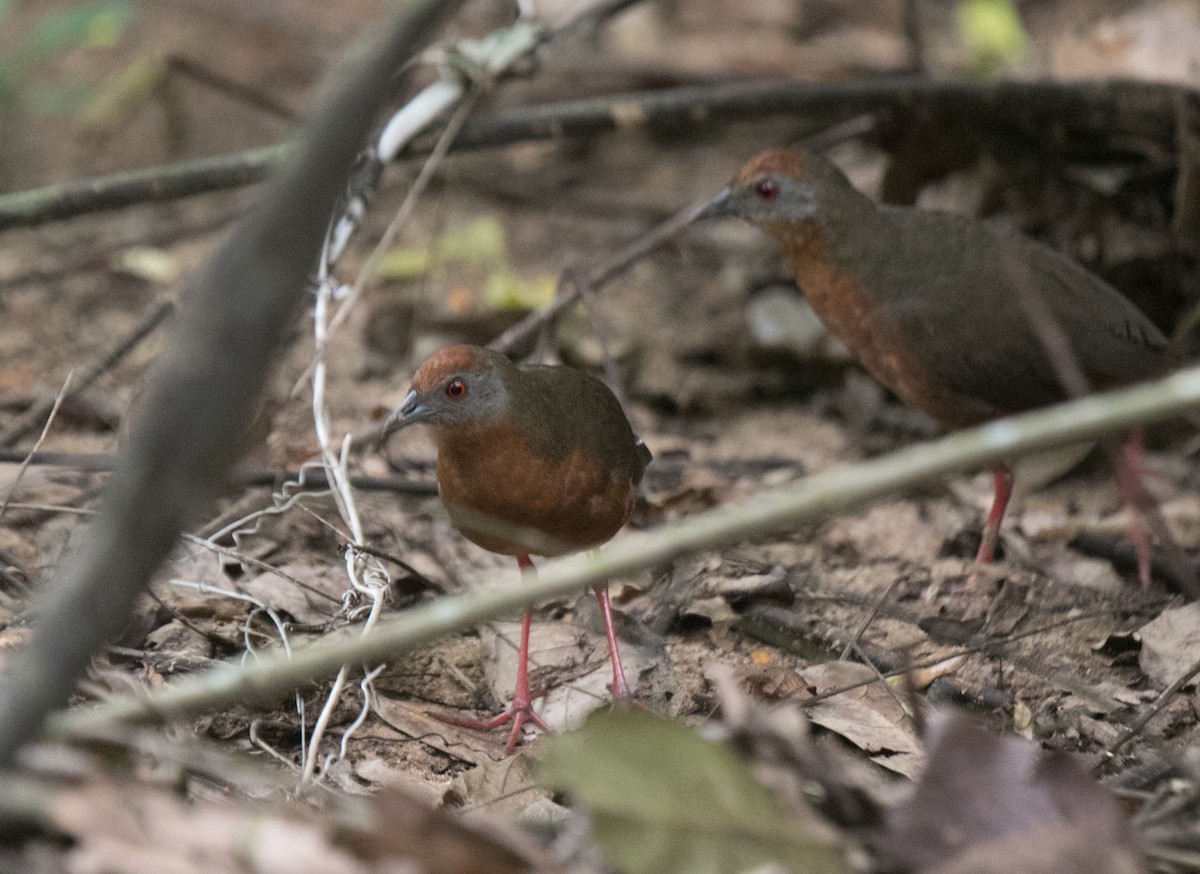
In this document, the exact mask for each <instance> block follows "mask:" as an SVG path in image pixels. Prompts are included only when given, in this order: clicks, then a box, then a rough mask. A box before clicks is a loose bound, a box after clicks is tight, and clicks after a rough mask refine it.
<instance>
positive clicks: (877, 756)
mask: <svg viewBox="0 0 1200 874" xmlns="http://www.w3.org/2000/svg"><path fill="white" fill-rule="evenodd" d="M800 676H802V677H803V678H804V680H805V681H806V682H807V683H808V684H809V685H810V686H811V687H812V688H813V689H814V690H815V691H816V692H817V693H818V694H819V693H821V692H827V691H829V690H830V689H835V688H840V687H842V686H847V685H850V684H851V683H856V682H860V681H862V680H866V679H871V678H874V677H875V672H874V671H872V670H871V669H870V668H868V667H867V666H866V665H859V664H855V663H853V662H827V663H825V664H822V665H814V666H813V667H811V668H807V669H805V670H803V671H801V672H800ZM805 713H806V714H807V715H808V718H809V719H810V720H811V721H812V722H813V723H814V724H815V725H819V726H821V727H822V728H824V729H827V730H829V731H832V732H834V733H835V734H837V735H840V736H841V737H844V738H845V739H846V740H848V741H850V743H852V744H854V745H855V746H856V747H858V748H859V749H861V750H863V751H864V752H866V753H868V754H869V755H870V756H871V760H872V761H873V762H875V763H876V764H879V765H882V766H883V767H885V768H887V769H888V770H891V771H895V772H896V773H898V774H903V775H904V776H905V777H911V776H913V775H914V774H915V773H916V772H917V770H918V768H919V767H920V764H921V743H920V741H919V740H918V739H917V735H916V731H915V729H914V728H913V725H912V719H911V718H910V717H909V716H907V715H906V714H905V713H904V710H903V709H902V708H901V706H900V704H899V702H897V700H896V699H895V697H893V695H892V694H891V693H890V692H889V691H888V690H887V689H885V688H884V687H883V686H882V684H879V683H871V684H869V685H866V686H860V687H859V688H857V689H852V690H850V691H848V692H843V693H842V694H840V695H835V696H833V697H832V698H827V699H825V700H824V701H820V702H818V703H817V704H814V705H813V706H812V707H809V708H807V709H806V710H805Z"/></svg>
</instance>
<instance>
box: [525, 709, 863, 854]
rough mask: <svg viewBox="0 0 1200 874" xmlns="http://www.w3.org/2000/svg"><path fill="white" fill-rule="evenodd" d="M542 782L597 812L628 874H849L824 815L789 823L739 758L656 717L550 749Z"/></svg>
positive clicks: (639, 715) (574, 736) (629, 717)
mask: <svg viewBox="0 0 1200 874" xmlns="http://www.w3.org/2000/svg"><path fill="white" fill-rule="evenodd" d="M542 774H543V777H544V778H545V780H546V781H547V782H548V783H550V784H551V785H554V786H556V787H559V788H563V789H567V790H570V791H571V792H573V793H574V794H575V795H576V796H577V797H578V798H579V799H580V800H581V801H583V802H584V803H585V804H586V805H587V808H588V810H589V812H590V814H591V818H592V830H593V833H594V834H595V837H596V840H597V841H598V842H599V844H600V846H601V848H602V849H603V851H604V854H605V856H606V858H607V860H608V861H609V863H610V864H612V865H613V866H614V867H616V868H618V869H620V870H622V871H624V872H627V874H649V872H654V874H682V872H688V874H726V872H728V874H734V872H743V871H749V870H752V869H756V868H760V867H763V866H766V865H768V864H770V863H775V864H778V865H782V866H783V867H784V869H785V870H788V871H793V870H794V871H804V872H810V874H822V872H830V874H833V872H844V871H845V870H846V864H845V861H844V860H843V858H842V851H841V848H840V846H839V844H838V839H837V836H836V834H835V833H834V832H833V830H832V829H831V828H830V827H828V826H827V825H825V824H824V823H823V822H822V821H820V820H819V819H818V818H817V816H816V814H812V813H808V814H801V815H791V814H789V813H785V811H784V809H783V808H782V806H781V805H780V804H779V803H778V802H777V801H776V800H775V799H774V798H773V797H772V796H771V795H770V794H769V793H768V792H767V790H766V789H765V788H764V787H763V786H762V785H761V784H759V783H758V782H757V781H756V780H755V779H754V777H753V775H752V774H751V772H750V769H749V768H748V766H747V765H746V764H745V763H743V762H741V761H740V760H738V759H737V758H736V757H735V756H734V755H733V754H732V753H731V752H730V751H729V750H727V749H725V748H724V747H722V746H720V745H718V744H716V743H713V742H711V741H706V740H704V739H703V738H701V737H700V736H699V735H697V734H696V733H695V732H694V731H692V730H691V729H689V728H687V727H685V726H683V725H680V724H678V723H673V722H670V721H668V720H664V719H661V718H659V717H657V716H654V715H653V714H650V713H645V712H642V711H611V712H602V713H597V714H594V715H593V716H592V717H590V718H589V719H588V721H587V723H586V724H585V725H584V727H583V728H581V729H580V730H578V731H574V732H570V733H567V734H561V735H557V736H554V737H551V738H549V739H547V741H546V742H545V749H544V758H543V763H542Z"/></svg>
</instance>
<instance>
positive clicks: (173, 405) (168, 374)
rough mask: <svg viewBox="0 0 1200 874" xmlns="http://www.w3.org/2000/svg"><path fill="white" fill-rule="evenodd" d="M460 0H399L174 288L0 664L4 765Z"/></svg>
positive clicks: (215, 482)
mask: <svg viewBox="0 0 1200 874" xmlns="http://www.w3.org/2000/svg"><path fill="white" fill-rule="evenodd" d="M455 5H456V4H455V3H453V2H450V3H446V2H439V0H408V2H406V3H404V4H403V5H402V6H401V11H400V12H399V13H398V14H397V15H396V17H395V20H394V22H393V23H392V24H391V25H390V26H389V27H388V28H386V31H385V33H384V34H383V35H382V36H381V38H379V39H378V40H376V41H373V51H372V52H371V53H370V54H367V55H361V54H360V55H358V56H356V57H355V58H354V63H353V64H351V65H349V66H348V67H346V74H345V78H344V79H343V80H342V81H341V82H340V83H339V87H338V88H337V89H336V92H335V93H332V94H329V95H328V100H327V102H326V103H325V106H324V107H323V108H322V110H321V111H320V112H318V113H317V114H316V115H315V116H314V117H313V122H312V125H311V127H310V128H309V129H308V134H307V136H306V137H305V140H304V143H303V147H302V148H301V149H299V150H297V157H296V161H295V163H294V165H293V166H292V167H291V170H290V172H289V173H287V174H285V175H283V176H281V177H280V178H279V179H278V181H277V183H276V184H275V185H274V186H273V188H272V189H271V190H270V191H269V192H268V193H267V194H266V196H265V197H264V199H263V201H262V203H261V205H260V207H259V208H258V209H256V210H255V211H254V212H253V213H251V214H250V215H248V216H247V217H246V218H245V219H243V220H242V221H240V222H239V223H238V224H237V226H236V227H235V228H234V232H233V234H232V235H231V236H230V238H229V241H228V242H227V243H226V244H225V245H224V246H223V247H222V248H221V250H220V251H219V252H218V253H217V254H216V255H215V256H214V257H213V259H212V261H211V262H210V263H209V264H208V266H207V267H206V269H205V270H204V271H203V272H202V273H200V274H199V275H198V276H197V277H196V278H195V279H194V280H193V281H192V282H191V283H190V285H189V286H188V288H187V289H186V290H185V292H184V294H183V296H182V299H181V304H180V312H179V317H178V320H177V322H176V324H175V330H174V332H173V333H172V336H171V338H170V342H169V343H168V345H167V347H166V348H165V349H164V351H163V354H162V355H161V356H160V357H159V359H158V360H157V362H156V364H155V369H154V371H153V380H152V382H151V384H150V390H149V393H148V397H147V401H146V406H145V413H144V415H143V416H141V418H140V420H139V424H138V426H137V427H136V429H135V431H134V433H133V434H132V435H131V437H130V441H129V449H128V451H127V452H126V453H125V454H124V455H122V456H121V459H120V461H119V462H118V465H117V469H116V470H115V471H114V472H113V475H112V478H111V479H110V480H109V483H108V487H107V488H106V490H105V495H104V500H103V502H102V504H101V507H100V512H99V514H98V516H97V519H96V521H95V523H94V524H93V525H92V526H91V527H90V528H89V529H88V531H87V532H86V533H85V534H84V535H83V536H82V537H81V539H80V540H81V543H80V547H79V549H78V550H77V551H76V552H75V554H74V555H72V556H71V558H70V559H69V560H68V561H67V562H66V563H65V564H64V565H63V566H62V567H60V569H59V570H58V572H57V573H56V574H55V576H54V578H53V579H52V580H50V581H49V582H48V583H47V585H46V587H45V590H44V591H45V592H46V593H47V596H46V597H45V598H44V599H43V603H42V604H40V605H39V609H38V614H39V615H40V622H39V624H38V626H37V629H36V632H35V634H34V636H33V639H32V640H31V641H30V642H29V645H28V646H26V647H25V648H24V649H22V650H20V651H19V652H18V653H17V654H16V655H15V656H14V657H13V658H12V659H11V660H9V661H8V662H7V664H6V665H5V668H6V670H5V672H4V674H3V676H2V677H0V701H3V702H4V706H3V707H0V767H7V766H10V765H11V764H12V763H13V759H14V756H15V755H16V752H17V750H18V749H19V748H20V746H21V745H22V744H24V743H25V742H27V741H28V740H30V739H31V738H33V737H35V736H36V735H37V734H38V733H39V731H40V729H41V726H42V722H43V720H44V718H45V717H46V715H47V714H48V713H50V712H51V711H53V710H55V709H57V708H59V707H61V706H63V705H64V704H65V703H66V701H67V698H68V696H69V695H70V693H71V691H72V690H73V689H74V688H75V682H76V680H77V679H78V678H79V677H80V676H81V675H82V673H83V672H84V670H85V669H86V668H87V665H88V662H89V660H90V659H91V656H92V654H93V653H94V652H96V651H97V650H98V649H99V648H100V647H101V646H103V645H104V644H105V643H106V642H107V641H108V640H110V639H111V638H112V637H113V636H115V634H116V633H117V632H118V631H119V630H120V629H121V627H122V626H123V625H124V623H125V622H126V621H127V618H128V616H129V611H130V608H131V606H132V604H133V601H134V599H135V598H136V597H137V595H138V593H139V592H141V591H142V590H143V587H144V586H145V584H146V581H147V580H148V579H149V577H150V574H151V573H152V572H153V570H154V569H155V568H156V567H157V566H158V564H159V563H160V562H161V561H162V559H163V558H164V557H165V556H166V554H167V552H168V551H169V550H170V548H171V547H172V546H173V545H174V543H175V539H176V537H178V535H179V533H180V532H181V531H182V530H183V528H184V526H185V525H187V524H188V523H189V522H190V521H192V520H193V519H195V518H196V517H197V516H198V515H199V513H200V512H201V511H202V510H203V509H204V508H205V507H206V506H207V505H208V504H209V503H210V502H211V501H212V499H213V498H214V497H215V493H216V491H217V490H218V489H219V488H220V484H221V483H222V482H223V481H224V480H225V478H226V476H227V475H228V472H229V470H230V468H231V467H232V466H233V463H234V462H235V460H236V457H237V450H238V447H237V441H236V440H231V439H230V435H231V434H241V433H243V432H244V430H245V427H246V424H247V423H248V422H249V421H250V419H251V417H252V415H253V414H254V411H255V409H256V407H257V396H258V395H259V393H260V392H261V389H262V385H263V382H264V380H265V378H266V375H267V369H268V366H269V365H270V363H271V360H272V358H273V356H274V354H275V351H276V349H277V348H278V347H279V345H280V343H281V340H282V337H283V336H284V334H285V333H286V330H287V326H288V324H289V323H290V321H291V320H292V318H294V317H295V316H296V315H297V314H298V312H299V309H300V305H301V303H302V301H303V300H304V295H305V292H306V291H307V290H308V279H309V276H310V275H311V274H312V272H313V270H314V268H315V267H316V262H317V255H318V252H319V251H320V246H321V242H322V240H323V239H324V238H325V233H326V229H327V227H328V223H329V216H330V214H331V213H332V211H333V207H334V204H335V203H336V201H337V198H338V197H339V195H340V194H341V192H342V189H343V187H344V184H345V180H346V177H347V175H348V173H349V171H350V168H351V166H352V165H353V162H354V159H355V156H356V155H357V154H358V151H359V150H360V149H361V147H362V143H363V141H364V139H365V137H366V135H367V132H368V131H369V130H370V126H371V124H372V122H373V120H374V117H375V115H376V113H377V112H378V109H379V107H380V105H381V104H382V103H383V100H384V99H385V97H386V96H387V94H388V93H389V92H390V91H391V83H392V77H393V74H394V71H395V70H397V69H399V68H401V66H402V65H403V64H404V62H405V61H406V60H407V59H408V58H410V57H411V56H412V54H413V53H414V52H415V51H416V50H417V48H418V47H419V45H420V42H421V40H422V38H423V37H424V35H425V34H427V33H428V32H429V30H430V29H431V28H432V27H433V26H434V25H435V24H436V23H437V22H438V21H439V20H440V19H441V17H442V15H443V14H445V13H448V12H450V11H452V9H453V8H454V7H455Z"/></svg>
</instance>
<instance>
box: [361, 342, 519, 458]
mask: <svg viewBox="0 0 1200 874" xmlns="http://www.w3.org/2000/svg"><path fill="white" fill-rule="evenodd" d="M510 367H512V365H510V364H509V363H508V359H506V358H504V356H502V355H500V354H499V353H498V352H492V351H490V350H488V349H483V348H481V347H479V346H465V345H459V346H447V347H446V348H445V349H440V350H438V351H437V352H435V353H434V354H433V355H430V356H429V357H428V358H426V359H425V361H424V363H423V364H422V365H421V366H420V367H419V368H418V369H417V372H416V373H415V374H413V378H412V380H411V381H410V382H409V391H408V394H407V395H406V396H405V398H404V402H403V403H401V404H400V406H399V408H397V409H396V410H395V412H393V413H392V414H391V415H390V416H389V417H388V420H387V422H386V423H385V424H384V426H383V436H384V437H387V436H388V435H389V434H391V433H392V432H394V431H398V430H400V429H401V428H407V427H408V426H409V425H417V424H426V425H433V426H435V427H438V426H446V425H466V424H470V423H477V422H490V421H497V420H499V419H500V418H502V417H503V416H504V415H505V414H506V413H507V412H508V403H509V398H508V387H507V386H506V384H505V382H504V374H505V372H506V371H507V370H508V369H509V368H510Z"/></svg>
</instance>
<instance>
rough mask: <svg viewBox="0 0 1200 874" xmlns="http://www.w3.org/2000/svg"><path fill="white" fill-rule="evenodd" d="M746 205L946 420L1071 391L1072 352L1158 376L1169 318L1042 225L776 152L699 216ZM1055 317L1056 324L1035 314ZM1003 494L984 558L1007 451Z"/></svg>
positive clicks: (973, 421)
mask: <svg viewBox="0 0 1200 874" xmlns="http://www.w3.org/2000/svg"><path fill="white" fill-rule="evenodd" d="M719 216H736V217H739V218H742V219H746V220H747V221H750V222H753V223H754V224H756V225H757V226H758V227H760V228H761V229H762V230H764V231H766V232H767V233H768V234H770V235H771V236H772V237H774V238H775V239H776V240H777V241H778V242H779V244H780V246H781V247H782V249H783V254H784V256H785V257H786V258H787V259H788V261H789V262H790V263H791V267H792V272H793V273H794V275H795V278H796V282H797V283H798V284H799V286H800V289H801V291H802V292H803V293H804V296H805V298H806V299H807V300H808V302H809V304H810V305H811V306H812V308H813V310H814V311H815V312H816V313H817V315H818V316H819V317H820V318H821V320H822V321H823V322H824V323H825V326H826V327H827V328H828V329H829V331H830V332H831V333H832V334H834V335H835V336H836V337H838V338H839V339H840V340H841V341H842V342H843V343H845V344H846V346H847V347H849V349H850V351H851V353H852V354H853V355H854V356H855V358H857V359H858V361H859V362H860V363H861V364H862V366H863V367H864V368H866V370H867V371H868V372H869V373H870V374H871V375H872V376H874V377H875V378H876V379H877V380H879V381H880V382H881V383H883V384H884V385H885V386H887V388H889V389H891V390H892V391H893V392H895V393H896V394H897V395H899V397H900V398H901V399H902V400H904V401H905V402H907V403H908V404H910V405H912V406H914V407H916V408H917V409H919V410H922V411H924V412H925V413H927V414H929V415H930V416H932V417H933V418H934V419H936V420H937V421H938V422H939V423H940V424H941V425H942V426H943V427H946V428H962V427H968V426H972V425H978V424H980V423H983V422H986V421H989V420H991V419H995V418H998V417H1000V416H1004V415H1008V414H1011V413H1018V412H1022V411H1025V410H1029V409H1033V408H1035V407H1039V406H1043V405H1046V404H1051V403H1055V402H1057V401H1062V400H1065V399H1066V398H1067V397H1068V392H1067V391H1066V390H1065V389H1064V379H1067V378H1069V375H1067V374H1064V373H1063V372H1062V370H1063V366H1062V365H1063V364H1064V362H1062V361H1056V360H1054V359H1053V358H1052V356H1051V353H1050V352H1049V351H1048V350H1047V345H1048V343H1047V337H1048V336H1049V335H1050V334H1054V335H1056V336H1058V337H1061V338H1063V339H1064V340H1065V345H1066V347H1067V348H1066V349H1065V350H1064V355H1065V356H1069V358H1070V361H1069V362H1065V363H1066V364H1068V365H1070V362H1074V363H1075V364H1077V366H1078V370H1079V371H1080V372H1081V374H1082V376H1083V378H1084V379H1085V380H1086V382H1087V383H1088V385H1089V386H1090V387H1091V388H1095V389H1106V388H1113V387H1116V386H1121V385H1125V384H1128V383H1133V382H1137V381H1139V380H1143V379H1147V378H1150V377H1153V376H1156V375H1158V374H1160V373H1162V371H1163V370H1164V369H1165V368H1166V350H1167V341H1166V338H1165V337H1164V336H1163V334H1162V332H1161V331H1159V329H1158V328H1157V327H1156V326H1155V325H1154V324H1153V323H1152V322H1151V321H1150V320H1149V319H1148V318H1147V317H1146V316H1145V315H1144V314H1143V313H1142V312H1141V311H1140V310H1139V309H1138V308H1137V307H1135V306H1134V305H1133V304H1132V303H1130V302H1129V301H1128V300H1127V299H1126V298H1125V297H1124V296H1122V295H1121V294H1120V292H1118V291H1117V290H1116V289H1114V288H1113V287H1112V286H1110V285H1108V284H1107V283H1106V282H1104V281H1103V280H1102V279H1100V278H1099V277H1097V276H1095V275H1093V274H1091V273H1089V272H1088V271H1087V270H1085V269H1083V268H1082V267H1080V266H1079V265H1078V264H1075V263H1074V262H1072V261H1070V260H1068V259H1067V258H1065V257H1063V256H1062V255H1059V254H1058V253H1057V252H1055V251H1053V250H1052V249H1049V248H1047V247H1046V246H1044V245H1042V244H1040V243H1038V242H1035V241H1034V240H1031V239H1028V238H1026V237H1022V236H1019V235H1016V234H1007V233H1001V232H999V231H997V230H995V229H993V228H992V227H990V226H988V225H987V224H985V223H983V222H981V221H978V220H976V219H972V218H967V217H965V216H960V215H953V214H950V213H943V212H932V211H927V210H920V209H912V208H901V207H890V206H886V205H881V204H877V203H875V202H874V201H873V200H871V199H870V198H869V197H867V196H866V195H864V194H862V193H861V192H859V191H858V190H857V189H856V188H855V187H854V186H853V185H852V184H851V183H850V181H849V180H848V179H847V178H846V177H845V175H843V174H842V172H841V171H840V170H839V169H838V168H837V167H835V166H834V165H833V164H832V163H831V162H830V161H828V160H826V159H825V158H823V157H821V156H820V155H816V154H812V153H809V152H804V151H788V150H782V149H777V150H770V151H766V152H762V153H761V154H759V155H757V156H756V157H754V158H752V159H751V160H750V161H749V162H747V163H746V164H745V166H743V167H742V169H741V170H740V171H739V172H738V173H737V175H736V176H735V178H734V180H733V182H732V183H731V184H730V186H729V187H728V188H726V189H724V190H723V191H722V192H721V193H720V194H718V195H717V196H716V197H715V198H714V199H713V201H712V202H711V203H710V204H709V206H708V207H707V209H705V211H704V212H703V213H701V217H719ZM1039 319H1042V320H1043V321H1044V322H1048V324H1042V325H1039V324H1037V321H1038V320H1039ZM1140 447H1141V442H1140V432H1134V433H1133V434H1131V435H1130V437H1129V440H1128V442H1127V447H1126V452H1125V454H1124V455H1123V456H1122V460H1121V467H1120V469H1119V470H1118V481H1119V486H1120V490H1121V497H1122V500H1123V501H1124V502H1125V503H1126V505H1127V506H1129V508H1130V510H1131V511H1133V512H1132V516H1133V520H1134V521H1133V522H1132V523H1131V539H1132V540H1133V542H1134V546H1135V548H1136V549H1137V556H1138V573H1139V576H1140V578H1141V580H1142V582H1143V583H1144V584H1148V583H1149V580H1150V552H1149V541H1148V536H1147V533H1146V530H1145V527H1144V523H1143V522H1142V520H1141V517H1140V515H1139V514H1138V503H1139V502H1138V496H1139V495H1140V489H1141V485H1140V480H1139V479H1138V475H1139V471H1138V467H1139V466H1140ZM992 470H993V480H994V488H995V495H994V498H993V501H992V509H991V511H990V512H989V514H988V518H987V523H986V525H985V526H984V531H983V538H982V542H981V543H980V546H979V552H978V554H977V557H976V560H977V561H978V562H989V561H991V560H992V557H993V552H994V549H995V546H996V542H997V538H998V534H999V528H1000V522H1001V520H1002V519H1003V517H1004V511H1005V509H1006V508H1007V505H1008V500H1009V497H1010V496H1011V493H1012V485H1013V472H1012V467H1011V466H1010V465H1009V463H1007V462H1004V461H999V462H996V463H995V464H993V466H992Z"/></svg>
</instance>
